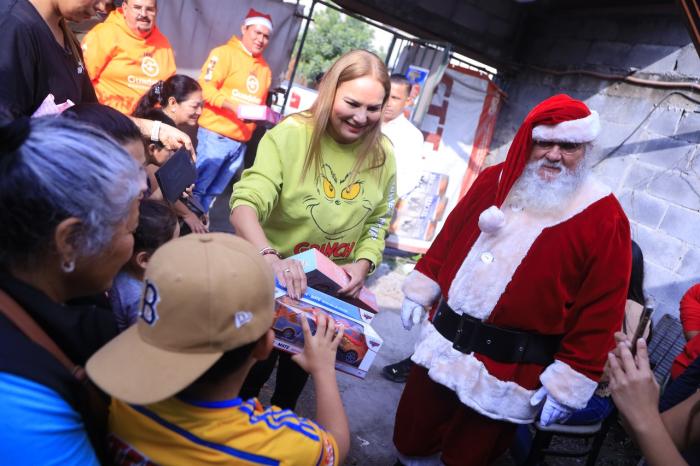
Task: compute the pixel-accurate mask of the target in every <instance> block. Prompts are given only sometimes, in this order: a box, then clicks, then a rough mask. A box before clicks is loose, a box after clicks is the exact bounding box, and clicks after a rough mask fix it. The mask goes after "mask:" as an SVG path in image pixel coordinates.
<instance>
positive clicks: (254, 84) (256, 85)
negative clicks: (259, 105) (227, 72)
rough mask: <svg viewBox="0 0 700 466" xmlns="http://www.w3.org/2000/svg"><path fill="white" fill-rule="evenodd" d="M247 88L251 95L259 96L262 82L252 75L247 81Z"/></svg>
mask: <svg viewBox="0 0 700 466" xmlns="http://www.w3.org/2000/svg"><path fill="white" fill-rule="evenodd" d="M245 86H246V88H247V89H248V92H250V93H251V94H257V93H258V90H259V89H260V82H259V81H258V78H257V77H255V75H253V74H251V75H250V76H248V79H246V81H245Z"/></svg>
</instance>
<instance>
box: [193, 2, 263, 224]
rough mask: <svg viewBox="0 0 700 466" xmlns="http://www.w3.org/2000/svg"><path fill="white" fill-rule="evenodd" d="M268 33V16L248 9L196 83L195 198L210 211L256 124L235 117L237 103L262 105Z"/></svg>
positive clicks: (237, 165) (229, 177)
mask: <svg viewBox="0 0 700 466" xmlns="http://www.w3.org/2000/svg"><path fill="white" fill-rule="evenodd" d="M271 34H272V18H271V17H270V16H269V15H266V14H264V13H260V12H259V11H256V10H254V9H252V8H251V9H250V11H248V15H247V16H246V18H245V20H244V22H243V26H242V27H241V38H240V39H238V37H236V36H232V37H231V39H230V40H229V41H228V42H227V43H226V44H224V45H221V46H219V47H216V48H215V49H214V50H212V51H211V53H210V54H209V58H207V61H206V63H204V66H203V67H202V72H201V75H200V77H199V84H200V85H201V86H202V91H203V93H204V110H203V112H202V116H201V117H199V130H198V132H197V140H198V144H197V181H196V182H195V188H194V196H195V197H196V198H197V200H198V201H199V202H200V203H201V204H202V206H203V207H204V208H205V209H206V210H207V212H208V211H209V208H210V207H211V205H212V203H213V202H214V199H215V198H216V196H218V195H219V194H221V193H222V192H223V191H224V189H226V186H227V185H228V183H230V182H231V179H232V178H233V175H235V173H236V171H237V170H238V168H239V167H240V165H241V163H242V161H243V155H244V154H245V149H246V144H245V143H246V142H247V141H248V140H249V139H250V137H251V136H252V134H253V130H255V124H254V123H250V122H246V121H244V120H242V119H240V118H238V115H237V113H236V112H237V110H238V106H239V105H241V104H253V105H264V104H265V100H266V99H267V91H268V89H269V88H270V82H271V80H272V72H271V71H270V67H269V66H268V64H267V62H266V61H265V59H264V58H263V56H262V53H263V52H264V51H265V49H266V48H267V45H268V43H269V41H270V35H271Z"/></svg>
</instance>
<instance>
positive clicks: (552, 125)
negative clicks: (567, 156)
mask: <svg viewBox="0 0 700 466" xmlns="http://www.w3.org/2000/svg"><path fill="white" fill-rule="evenodd" d="M598 133H600V119H599V118H598V113H597V112H596V111H595V110H590V109H589V108H588V106H586V104H585V103H583V102H581V101H580V100H576V99H572V98H571V97H569V96H568V95H566V94H558V95H555V96H552V97H550V98H548V99H546V100H544V101H542V102H541V103H540V104H538V105H537V106H536V107H535V108H533V109H532V110H531V111H530V113H529V114H528V115H527V116H526V117H525V120H524V121H523V124H522V125H520V129H519V130H518V132H517V133H516V135H515V138H514V139H513V143H512V144H511V146H510V149H509V150H508V155H507V156H506V161H505V163H504V164H503V170H502V171H501V176H500V179H499V182H498V188H497V191H496V201H495V205H493V206H491V207H489V208H488V209H486V210H485V211H483V212H482V213H481V215H480V216H479V229H480V230H481V231H483V232H485V233H493V232H495V231H497V230H499V229H500V228H501V227H502V226H503V225H504V224H505V217H504V216H503V212H501V210H500V209H499V207H500V206H501V204H503V202H504V201H505V199H506V197H507V196H508V192H510V189H511V188H512V187H513V185H514V184H515V182H516V181H517V180H518V178H519V177H520V175H521V174H522V172H523V169H524V168H525V165H526V164H527V162H528V159H529V158H530V151H531V149H532V141H533V140H539V141H556V142H578V143H585V142H591V141H593V140H594V139H595V138H596V137H597V136H598Z"/></svg>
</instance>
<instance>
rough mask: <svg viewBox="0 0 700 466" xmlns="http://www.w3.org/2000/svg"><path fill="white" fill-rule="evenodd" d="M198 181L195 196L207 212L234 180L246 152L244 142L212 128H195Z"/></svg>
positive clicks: (195, 186)
mask: <svg viewBox="0 0 700 466" xmlns="http://www.w3.org/2000/svg"><path fill="white" fill-rule="evenodd" d="M197 141H198V142H197V181H196V182H195V185H194V192H193V194H194V197H195V198H196V199H197V200H198V201H199V202H200V204H202V207H204V209H205V210H206V212H209V209H210V208H211V206H212V204H213V203H214V199H215V198H216V196H218V195H219V194H221V193H223V192H224V190H225V189H226V187H227V186H228V184H229V183H230V182H231V179H233V176H234V175H235V174H236V172H237V171H238V169H239V168H240V166H241V164H242V163H243V155H244V154H245V149H246V145H245V143H242V142H240V141H236V140H235V139H231V138H227V137H226V136H222V135H220V134H218V133H215V132H214V131H209V130H208V129H204V128H202V127H200V128H199V129H198V130H197Z"/></svg>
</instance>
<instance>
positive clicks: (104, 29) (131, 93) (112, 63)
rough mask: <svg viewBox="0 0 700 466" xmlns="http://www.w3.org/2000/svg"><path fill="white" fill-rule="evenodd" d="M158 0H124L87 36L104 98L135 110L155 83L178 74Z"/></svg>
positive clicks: (90, 66)
mask: <svg viewBox="0 0 700 466" xmlns="http://www.w3.org/2000/svg"><path fill="white" fill-rule="evenodd" d="M156 12H157V3H156V0H124V3H123V4H122V7H121V8H118V9H116V10H115V11H113V12H112V13H110V14H109V16H108V17H107V20H105V22H104V23H102V24H98V25H97V26H95V27H94V28H93V29H92V30H91V31H90V32H88V33H87V35H86V36H85V38H84V39H83V44H82V46H83V55H84V58H85V66H86V67H87V72H88V74H89V75H90V79H91V80H92V84H93V86H94V87H95V91H96V93H97V99H98V100H99V101H100V103H102V104H105V105H109V106H110V107H113V108H115V109H117V110H119V111H120V112H122V113H126V114H127V115H130V114H131V113H132V112H133V111H134V108H135V107H136V103H137V102H138V100H139V99H140V98H141V96H142V95H143V94H145V93H146V91H148V89H150V88H151V86H152V85H153V84H155V83H156V82H158V81H160V80H165V79H168V78H169V77H170V76H172V75H173V74H175V55H174V54H173V48H172V46H171V45H170V42H168V39H167V38H166V37H165V36H164V35H163V34H162V33H161V32H160V31H159V30H158V27H157V26H156Z"/></svg>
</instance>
